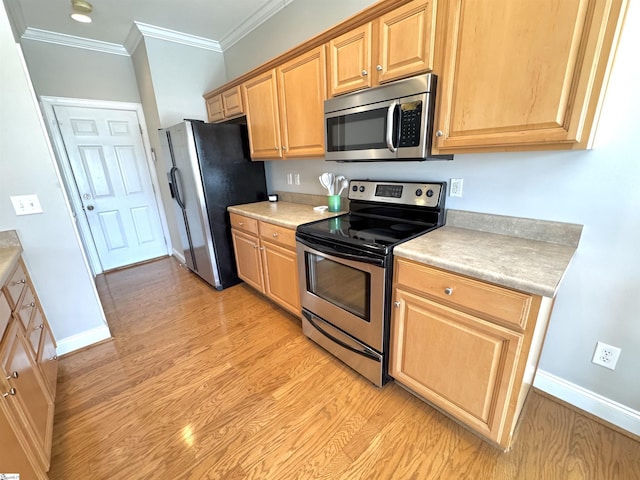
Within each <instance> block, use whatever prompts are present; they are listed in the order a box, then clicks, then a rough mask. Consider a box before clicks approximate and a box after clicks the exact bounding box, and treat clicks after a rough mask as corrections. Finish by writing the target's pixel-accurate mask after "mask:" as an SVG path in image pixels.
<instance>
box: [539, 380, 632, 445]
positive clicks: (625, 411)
mask: <svg viewBox="0 0 640 480" xmlns="http://www.w3.org/2000/svg"><path fill="white" fill-rule="evenodd" d="M533 386H534V387H536V388H537V389H539V390H542V391H543V392H545V393H548V394H549V395H553V396H554V397H556V398H559V399H560V400H563V401H565V402H567V403H569V404H571V405H573V406H574V407H577V408H579V409H580V410H584V411H585V412H588V413H590V414H592V415H595V416H596V417H598V418H601V419H603V420H605V421H607V422H609V423H611V424H613V425H615V426H617V427H620V428H622V429H623V430H626V431H628V432H630V433H633V434H634V435H640V412H638V411H637V410H633V409H631V408H629V407H626V406H624V405H622V404H620V403H617V402H614V401H613V400H611V399H609V398H606V397H603V396H602V395H599V394H597V393H594V392H592V391H590V390H587V389H586V388H582V387H580V386H578V385H576V384H574V383H571V382H568V381H567V380H564V379H562V378H560V377H556V376H555V375H552V374H550V373H548V372H545V371H544V370H538V372H537V373H536V378H535V380H534V381H533Z"/></svg>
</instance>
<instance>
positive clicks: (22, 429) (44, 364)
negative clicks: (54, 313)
mask: <svg viewBox="0 0 640 480" xmlns="http://www.w3.org/2000/svg"><path fill="white" fill-rule="evenodd" d="M2 293H3V294H2V295H0V315H2V318H1V319H0V320H1V321H0V324H6V328H5V329H4V334H3V335H2V331H1V330H0V335H2V336H1V337H0V377H2V378H1V379H0V380H1V381H0V386H1V387H2V392H1V393H2V397H1V398H0V429H1V430H0V431H1V433H2V439H3V442H2V443H3V446H2V448H0V472H2V473H20V475H21V476H20V478H21V479H23V478H24V479H30V478H43V479H46V478H47V476H46V472H47V471H48V470H49V464H50V459H51V443H52V436H53V414H54V399H55V392H56V379H57V372H58V357H57V355H56V344H55V340H54V338H53V334H52V333H51V329H50V328H49V324H48V323H47V320H46V318H45V316H44V313H43V311H42V308H41V306H40V302H39V300H38V298H37V295H36V293H35V290H34V289H33V285H32V284H31V281H30V279H29V276H28V274H27V271H26V268H25V267H24V264H23V263H22V261H21V260H20V261H19V262H18V264H17V265H16V267H15V270H14V272H13V273H12V275H11V276H10V277H9V280H8V281H7V283H6V284H5V285H3V286H2ZM5 298H6V299H5ZM3 305H8V306H10V310H9V311H7V309H6V307H3ZM7 315H8V318H6V317H7ZM5 438H7V439H9V440H10V443H11V445H9V446H6V448H5V441H4V439H5ZM5 466H6V467H5ZM9 467H11V468H12V469H11V470H6V468H9Z"/></svg>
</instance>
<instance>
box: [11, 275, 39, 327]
mask: <svg viewBox="0 0 640 480" xmlns="http://www.w3.org/2000/svg"><path fill="white" fill-rule="evenodd" d="M34 308H36V297H35V295H34V294H33V290H31V285H29V284H27V286H26V288H25V292H24V295H22V298H21V299H20V304H19V305H18V307H17V308H16V309H15V314H16V315H17V317H18V318H19V319H20V321H21V322H22V326H23V327H24V329H25V330H26V329H27V327H28V326H29V320H31V313H33V309H34Z"/></svg>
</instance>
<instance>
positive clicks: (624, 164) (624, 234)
mask: <svg viewBox="0 0 640 480" xmlns="http://www.w3.org/2000/svg"><path fill="white" fill-rule="evenodd" d="M299 1H300V0H299ZM303 3H304V2H301V5H302V4H303ZM318 3H319V2H318ZM630 3H631V5H630V6H629V10H628V13H627V19H626V25H625V28H624V31H623V35H622V39H621V43H620V47H619V50H618V54H617V60H616V64H615V67H614V70H613V75H612V78H611V82H610V86H609V89H608V93H607V97H606V100H605V104H604V109H603V112H602V116H601V120H600V125H599V128H598V132H597V137H596V143H595V148H594V149H593V150H591V151H577V152H560V151H557V152H520V153H495V154H467V155H456V157H455V160H454V161H452V162H408V163H393V164H392V163H388V162H385V163H358V164H343V163H332V162H325V161H323V160H304V161H303V160H300V161H286V162H278V161H273V162H268V168H267V173H268V176H269V178H268V182H269V189H270V191H274V190H282V191H297V192H303V193H314V194H323V193H325V191H324V190H323V189H322V187H321V186H320V184H319V182H318V175H319V174H320V173H321V172H323V171H332V172H335V173H340V174H343V175H346V176H347V177H348V178H349V179H354V178H374V179H389V180H407V179H416V178H420V179H423V180H445V181H448V180H449V179H450V178H464V196H463V197H462V198H450V197H449V198H447V203H448V207H450V208H456V209H463V210H473V211H479V212H488V213H496V214H504V215H513V216H520V217H531V218H540V219H546V220H555V221H560V222H571V223H579V224H583V225H584V226H585V227H584V232H583V235H582V239H581V243H580V247H579V249H578V252H577V254H576V257H575V259H574V262H573V263H572V265H571V266H570V268H569V271H568V273H567V275H566V278H565V279H564V282H563V283H562V285H561V287H560V291H559V294H558V297H557V301H556V304H555V308H554V312H553V316H552V319H551V324H550V327H549V331H548V335H547V339H546V343H545V347H544V351H543V354H542V359H541V362H540V368H541V369H542V370H544V371H546V372H549V373H551V374H552V375H555V376H557V377H559V378H560V381H561V382H571V383H573V384H576V385H577V386H578V387H581V388H583V389H586V390H588V391H590V392H595V393H596V394H599V395H601V396H603V397H605V400H606V399H608V400H613V401H615V402H618V403H620V404H622V405H624V406H626V407H628V408H629V409H632V410H634V411H635V412H633V411H632V412H630V413H631V416H635V417H634V418H635V420H634V421H636V422H640V381H638V373H637V369H638V366H639V365H640V318H639V316H638V315H639V313H638V312H640V295H638V293H637V291H638V289H639V287H640V248H639V247H638V245H640V214H639V212H640V189H639V188H637V180H638V179H639V178H640V162H638V151H637V146H636V141H638V139H639V138H640V122H639V121H638V112H639V111H640V92H639V91H638V82H639V80H640V68H639V66H638V62H637V53H636V51H635V50H637V45H639V44H640V33H639V32H640V5H638V3H637V2H630ZM296 4H297V2H295V3H294V4H293V5H296ZM284 13H286V9H285V12H283V14H284ZM284 24H290V25H297V24H298V19H297V18H293V17H289V18H284V17H282V18H279V19H278V21H275V20H274V21H273V22H272V21H269V22H268V23H266V24H263V25H262V27H261V29H260V35H261V37H260V38H262V39H268V38H272V39H273V41H274V42H276V39H277V40H278V42H277V45H278V48H279V49H286V48H291V47H293V46H294V45H293V44H290V45H287V44H286V43H287V41H288V40H289V36H288V32H284V31H283V30H282V25H284ZM283 39H284V40H283ZM263 42H264V43H261V47H264V48H268V45H266V40H263ZM256 50H257V49H256ZM260 50H262V48H261V49H260ZM275 53H278V52H275ZM232 54H240V55H242V57H243V58H241V59H236V58H232V57H231V55H232ZM254 60H255V62H254ZM261 61H263V55H262V53H261V52H258V51H255V52H252V51H251V50H250V49H249V48H242V49H240V48H238V49H235V50H234V51H230V52H228V57H227V66H228V69H229V71H230V73H231V71H234V72H235V71H237V70H238V69H237V68H236V67H233V66H235V65H239V64H242V65H246V66H254V63H256V62H257V63H260V62H261ZM287 172H293V173H300V176H301V185H300V186H299V187H295V186H291V185H287V184H286V180H285V179H286V173H287ZM597 340H602V341H604V342H606V343H609V344H611V345H614V346H618V347H620V348H622V355H621V356H620V360H619V363H618V367H617V369H616V370H615V371H610V370H606V369H604V368H602V367H599V366H596V365H593V364H592V363H591V358H592V356H593V351H594V347H595V344H596V341H597ZM565 399H567V400H569V401H572V400H573V399H572V398H571V397H570V396H569V398H565ZM596 413H597V412H596ZM636 425H640V423H636Z"/></svg>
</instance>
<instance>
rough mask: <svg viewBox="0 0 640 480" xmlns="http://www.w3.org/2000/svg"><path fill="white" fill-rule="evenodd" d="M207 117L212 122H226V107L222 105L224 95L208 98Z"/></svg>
mask: <svg viewBox="0 0 640 480" xmlns="http://www.w3.org/2000/svg"><path fill="white" fill-rule="evenodd" d="M207 117H208V118H209V121H210V122H219V121H221V120H224V107H223V105H222V95H214V96H213V97H210V98H207Z"/></svg>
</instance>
